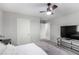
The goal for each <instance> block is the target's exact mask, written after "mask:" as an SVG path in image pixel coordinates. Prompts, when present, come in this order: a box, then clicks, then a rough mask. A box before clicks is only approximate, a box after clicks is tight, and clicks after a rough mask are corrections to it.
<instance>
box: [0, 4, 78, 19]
mask: <svg viewBox="0 0 79 59" xmlns="http://www.w3.org/2000/svg"><path fill="white" fill-rule="evenodd" d="M52 4H56V5H58V8H57V9H56V11H55V14H53V15H49V16H48V15H46V14H45V13H42V14H40V10H46V8H47V5H46V3H0V9H2V10H4V11H10V12H16V13H21V14H26V15H31V16H36V17H40V18H44V19H50V18H52V19H55V18H58V17H61V16H64V15H68V14H71V13H75V12H78V11H79V3H52Z"/></svg>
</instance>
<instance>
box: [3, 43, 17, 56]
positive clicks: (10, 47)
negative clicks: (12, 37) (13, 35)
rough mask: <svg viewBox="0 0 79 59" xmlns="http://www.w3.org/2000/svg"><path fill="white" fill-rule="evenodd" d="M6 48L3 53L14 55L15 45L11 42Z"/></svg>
mask: <svg viewBox="0 0 79 59" xmlns="http://www.w3.org/2000/svg"><path fill="white" fill-rule="evenodd" d="M6 47H7V48H6V50H5V51H4V52H3V55H14V54H16V51H15V46H14V45H12V44H8V45H7V46H6Z"/></svg>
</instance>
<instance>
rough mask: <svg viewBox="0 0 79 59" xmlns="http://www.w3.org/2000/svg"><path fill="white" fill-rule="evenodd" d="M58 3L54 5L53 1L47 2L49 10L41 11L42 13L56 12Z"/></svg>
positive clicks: (50, 13)
mask: <svg viewBox="0 0 79 59" xmlns="http://www.w3.org/2000/svg"><path fill="white" fill-rule="evenodd" d="M57 7H58V6H57V5H55V4H54V5H52V4H51V3H47V10H46V11H40V13H46V14H47V15H52V14H54V11H55V9H56V8H57Z"/></svg>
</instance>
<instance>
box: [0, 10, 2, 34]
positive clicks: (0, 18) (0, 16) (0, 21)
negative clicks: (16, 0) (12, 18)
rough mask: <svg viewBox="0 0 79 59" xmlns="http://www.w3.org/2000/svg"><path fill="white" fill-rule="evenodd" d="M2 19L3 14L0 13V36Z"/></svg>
mask: <svg viewBox="0 0 79 59" xmlns="http://www.w3.org/2000/svg"><path fill="white" fill-rule="evenodd" d="M2 17H3V14H2V11H0V35H2Z"/></svg>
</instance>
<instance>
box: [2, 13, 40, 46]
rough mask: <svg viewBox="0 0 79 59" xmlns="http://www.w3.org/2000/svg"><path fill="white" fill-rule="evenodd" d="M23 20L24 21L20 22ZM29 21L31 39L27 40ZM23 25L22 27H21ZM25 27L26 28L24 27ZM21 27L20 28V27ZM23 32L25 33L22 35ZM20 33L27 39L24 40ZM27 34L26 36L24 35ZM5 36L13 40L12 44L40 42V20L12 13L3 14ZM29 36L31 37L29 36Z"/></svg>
mask: <svg viewBox="0 0 79 59" xmlns="http://www.w3.org/2000/svg"><path fill="white" fill-rule="evenodd" d="M19 19H23V21H22V20H21V21H22V22H21V21H19ZM27 20H30V32H31V34H30V36H31V37H30V38H31V39H30V38H25V35H26V31H27V30H25V29H27V24H26V23H27ZM21 24H22V26H21ZM24 25H25V26H24ZM18 26H19V27H18ZM19 29H20V30H19ZM22 32H23V33H22ZM19 33H22V34H23V35H22V34H21V35H22V36H23V37H24V38H25V39H26V40H25V39H22V38H21V37H20V36H21V35H20V34H19ZM24 33H25V34H24ZM3 34H4V35H5V36H6V37H8V38H11V39H12V44H14V45H17V44H19V45H20V44H25V43H28V42H32V41H36V40H39V35H40V19H39V18H37V17H32V16H27V15H22V14H18V13H12V12H3ZM28 36H29V35H28Z"/></svg>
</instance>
